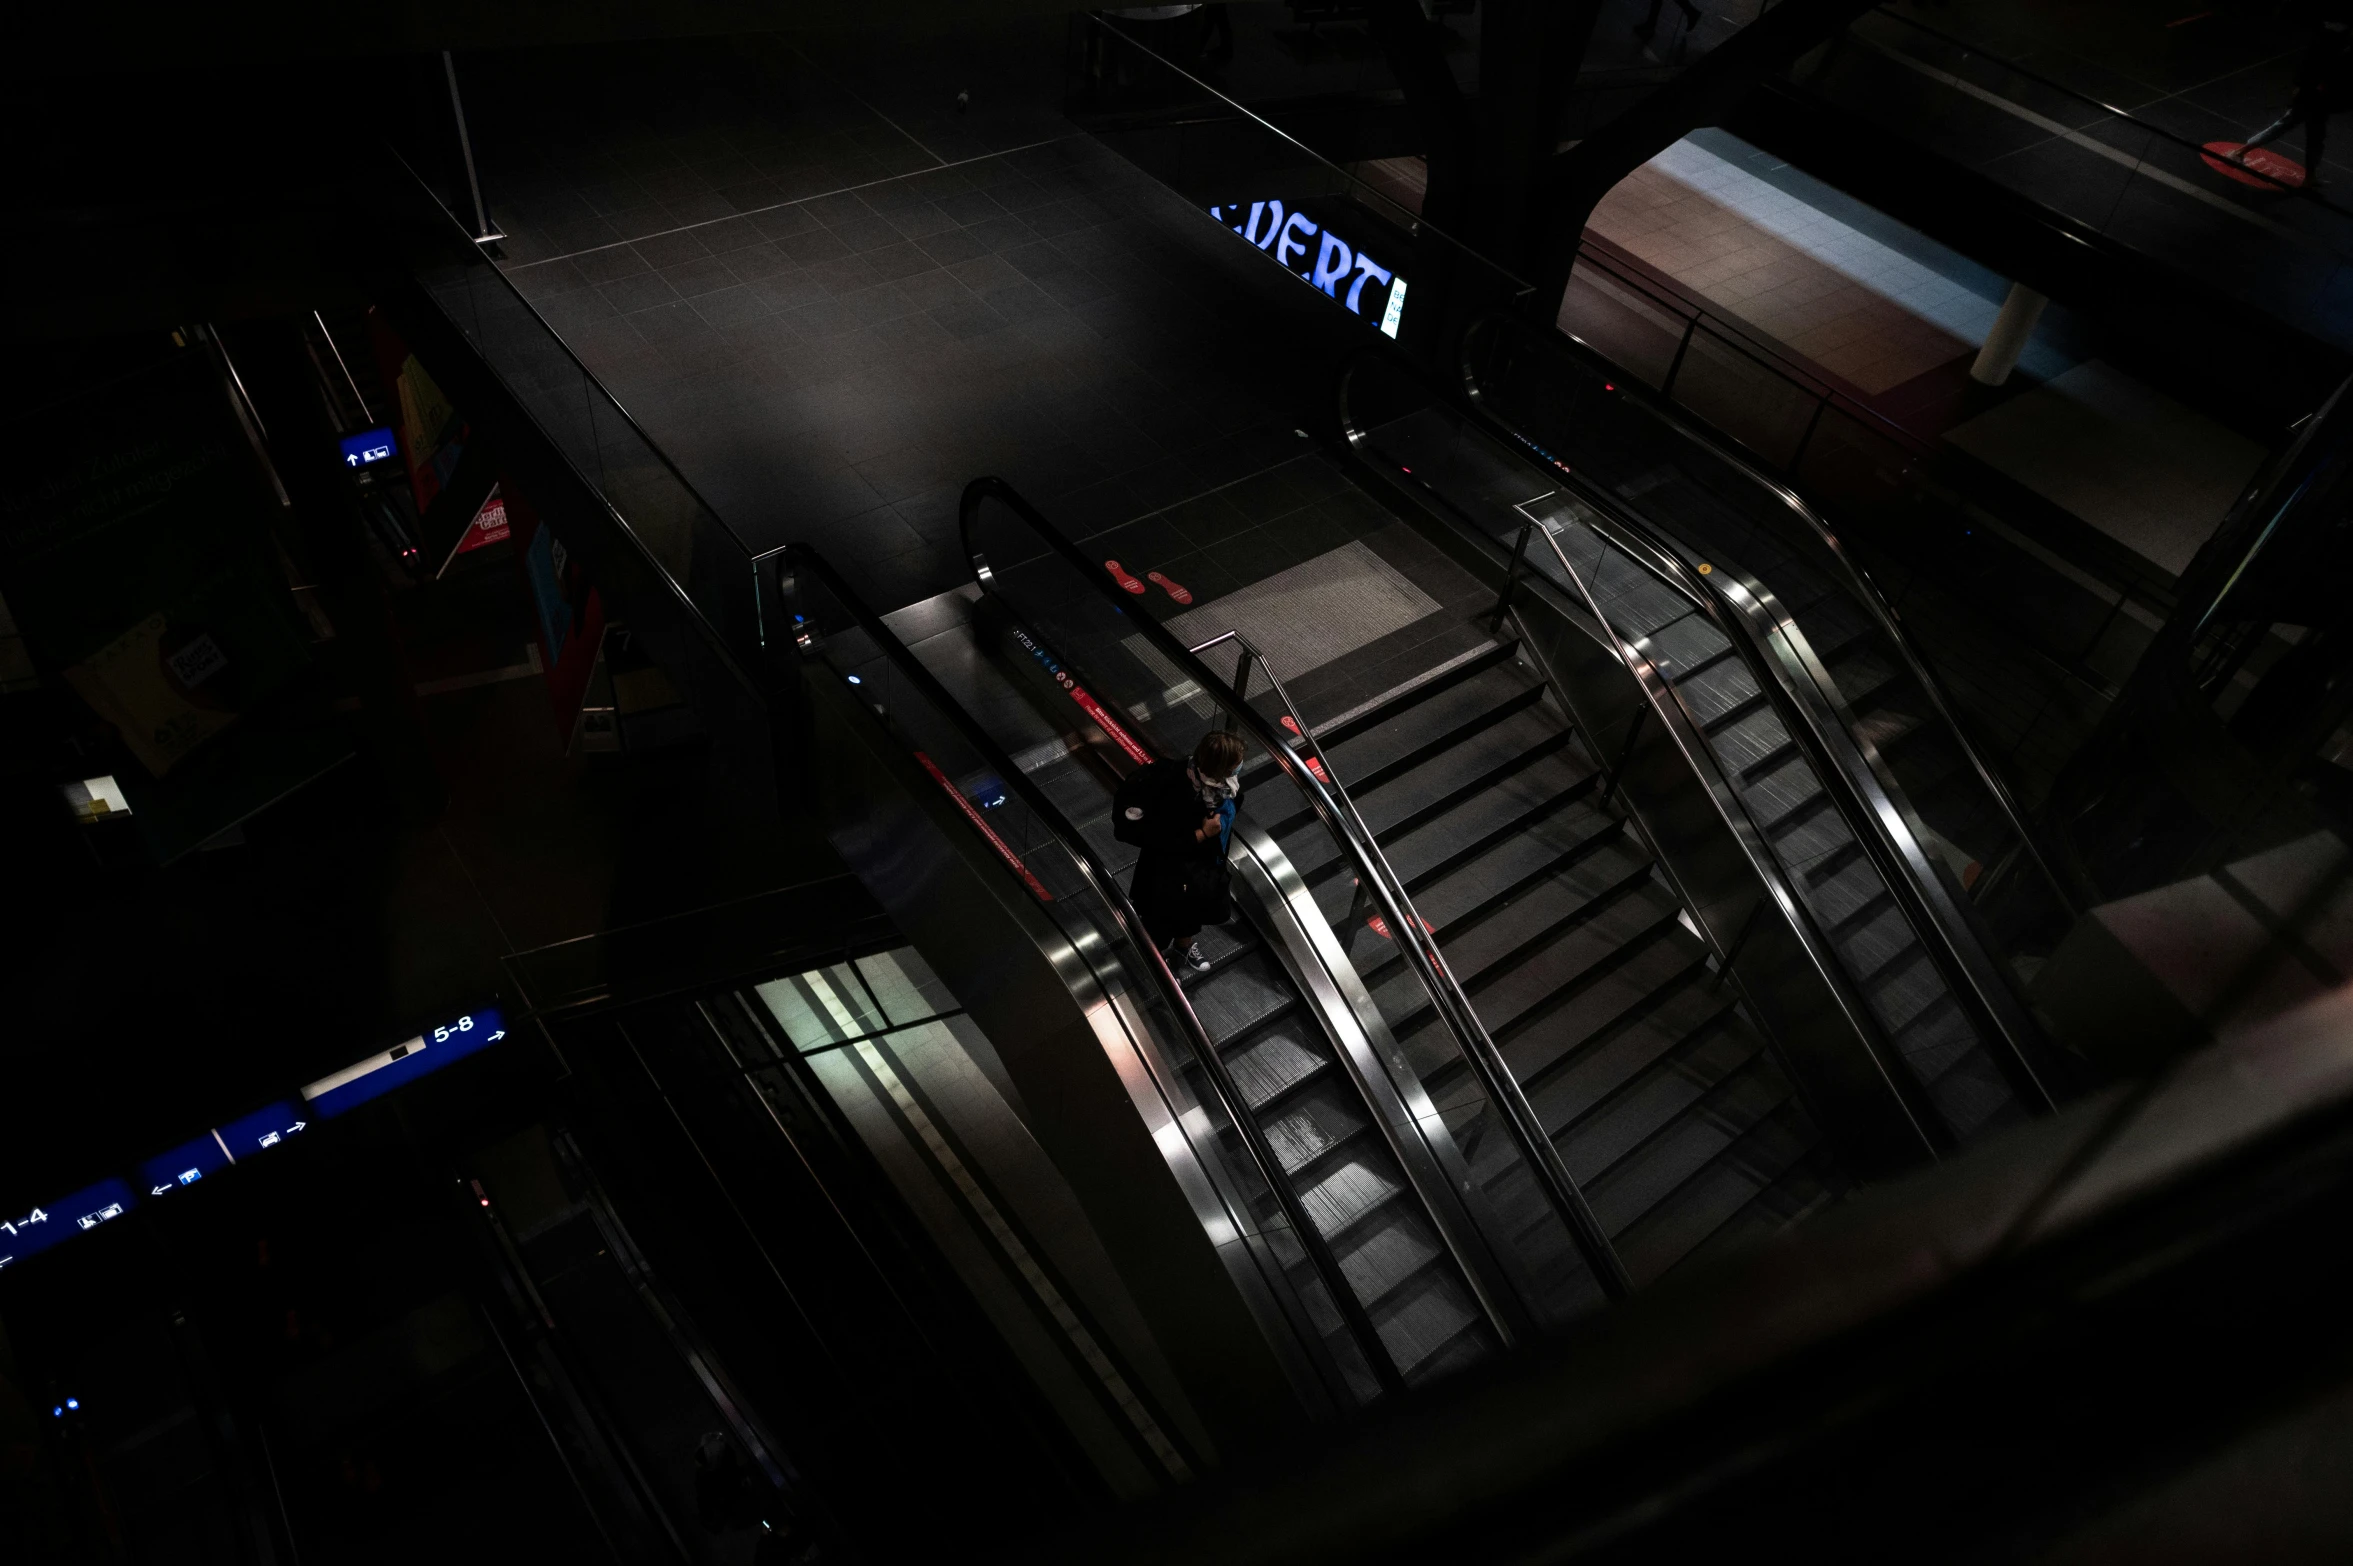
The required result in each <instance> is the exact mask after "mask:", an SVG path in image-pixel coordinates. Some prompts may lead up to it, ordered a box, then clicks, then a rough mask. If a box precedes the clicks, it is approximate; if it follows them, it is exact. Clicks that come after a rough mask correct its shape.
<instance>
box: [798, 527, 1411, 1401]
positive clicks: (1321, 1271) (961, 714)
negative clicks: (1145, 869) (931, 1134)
mask: <svg viewBox="0 0 2353 1566" xmlns="http://www.w3.org/2000/svg"><path fill="white" fill-rule="evenodd" d="M777 558H778V561H779V566H780V569H781V567H782V566H784V565H790V566H791V567H792V569H794V570H795V571H799V570H804V569H805V570H808V571H809V572H811V573H812V574H813V575H815V576H816V577H817V578H818V579H819V580H821V581H823V582H824V583H825V586H826V590H827V591H828V592H830V593H832V594H833V596H834V598H835V599H836V600H837V601H838V602H839V603H840V604H841V606H842V607H843V608H844V609H847V610H848V611H849V612H850V615H851V618H853V619H854V620H856V621H857V623H858V627H859V629H861V630H863V631H864V632H865V633H866V634H867V635H868V636H870V637H872V638H873V639H874V643H875V646H876V649H877V650H878V651H880V652H881V653H882V655H883V656H884V657H886V658H888V659H889V660H890V662H891V665H892V667H893V668H894V670H896V672H897V673H898V674H899V675H900V676H901V677H902V678H904V679H905V680H906V681H907V682H908V684H910V685H912V686H913V687H914V688H915V689H916V690H917V691H918V692H920V693H921V694H922V695H923V697H924V698H925V699H926V700H927V701H929V702H930V703H931V704H932V705H933V706H934V707H936V708H938V709H939V710H940V711H941V712H942V713H943V714H945V715H946V717H947V719H948V721H949V722H950V723H952V724H954V725H955V727H956V730H957V732H958V733H959V734H960V735H961V736H962V737H963V739H964V741H965V743H966V744H968V745H970V746H971V747H972V748H973V750H974V751H975V752H976V753H978V755H979V756H980V758H981V760H982V761H984V762H986V763H987V764H988V765H989V766H990V767H991V768H992V769H994V770H995V772H996V774H997V776H998V778H1000V779H1001V780H1002V781H1003V782H1004V784H1005V786H1006V787H1007V788H1008V789H1010V790H1011V791H1013V792H1014V793H1015V794H1017V795H1019V796H1020V798H1021V802H1022V804H1023V805H1025V806H1026V807H1027V808H1028V809H1029V811H1030V813H1031V815H1033V816H1035V817H1036V818H1037V820H1038V821H1039V823H1040V824H1041V825H1043V826H1044V827H1045V828H1046V830H1047V832H1048V833H1049V834H1050V835H1051V836H1052V837H1053V838H1054V840H1055V842H1056V845H1057V846H1058V847H1060V848H1061V850H1062V852H1063V854H1064V855H1065V856H1066V857H1068V858H1069V860H1070V861H1071V863H1072V865H1073V866H1075V867H1076V868H1077V870H1078V872H1079V875H1080V876H1081V877H1082V878H1083V879H1084V880H1085V881H1086V883H1087V885H1088V887H1089V888H1090V889H1091V890H1093V891H1094V892H1095V894H1096V895H1097V896H1098V897H1100V898H1101V899H1102V900H1103V902H1104V905H1105V906H1106V907H1108V908H1109V909H1110V910H1111V916H1112V918H1113V919H1114V920H1115V921H1117V923H1118V925H1119V929H1118V935H1119V938H1120V939H1121V940H1123V941H1124V942H1125V943H1126V944H1127V947H1128V949H1129V951H1130V952H1131V953H1133V954H1136V955H1139V956H1141V958H1142V959H1143V967H1144V971H1145V973H1146V974H1148V975H1149V976H1150V979H1151V982H1152V984H1153V986H1154V987H1155V988H1157V989H1158V990H1159V991H1160V995H1161V999H1163V1000H1164V1001H1166V1002H1167V1003H1168V1004H1169V1006H1170V1008H1171V1009H1172V1010H1173V1011H1174V1012H1175V1014H1176V1018H1177V1022H1178V1025H1179V1026H1180V1027H1182V1028H1183V1029H1184V1031H1185V1035H1186V1042H1187V1043H1188V1044H1190V1045H1191V1046H1192V1048H1193V1053H1194V1057H1195V1058H1196V1059H1197V1060H1199V1061H1200V1063H1201V1070H1202V1074H1203V1075H1204V1076H1205V1077H1207V1078H1208V1080H1209V1084H1210V1089H1211V1091H1212V1092H1214V1093H1215V1094H1216V1095H1217V1100H1218V1107H1219V1108H1220V1109H1221V1110H1223V1111H1224V1113H1225V1116H1226V1119H1227V1121H1228V1122H1229V1123H1230V1124H1232V1126H1233V1128H1234V1132H1235V1134H1236V1135H1237V1136H1239V1137H1240V1138H1241V1140H1242V1145H1243V1147H1244V1148H1245V1149H1246V1150H1247V1152H1248V1154H1249V1157H1250V1162H1251V1164H1252V1166H1253V1168H1254V1169H1255V1171H1256V1173H1257V1174H1258V1176H1259V1178H1260V1179H1261V1180H1262V1181H1263V1182H1264V1183H1265V1185H1266V1187H1267V1189H1268V1191H1269V1192H1271V1193H1272V1194H1273V1196H1274V1198H1275V1201H1276V1203H1277V1204H1278V1205H1280V1206H1281V1208H1282V1210H1283V1216H1284V1217H1285V1218H1286V1219H1287V1220H1288V1221H1289V1222H1290V1224H1291V1226H1292V1228H1293V1230H1294V1231H1295V1232H1296V1233H1297V1234H1298V1236H1299V1243H1300V1246H1301V1248H1302V1249H1304V1250H1305V1251H1306V1252H1307V1257H1308V1261H1309V1263H1310V1265H1312V1266H1313V1267H1314V1268H1315V1272H1316V1276H1317V1277H1318V1278H1319V1279H1321V1280H1322V1282H1323V1285H1324V1288H1325V1290H1326V1291H1327V1292H1329V1293H1330V1295H1331V1297H1332V1305H1333V1308H1334V1309H1336V1310H1338V1311H1339V1313H1340V1316H1341V1319H1342V1320H1343V1321H1344V1322H1345V1323H1346V1324H1347V1327H1348V1332H1349V1336H1350V1337H1352V1338H1354V1339H1355V1340H1356V1345H1357V1348H1358V1350H1359V1352H1361V1353H1362V1354H1363V1355H1364V1357H1365V1362H1366V1364H1367V1365H1369V1366H1370V1367H1371V1369H1372V1372H1373V1376H1374V1379H1376V1380H1377V1381H1378V1382H1379V1383H1380V1385H1381V1389H1382V1390H1383V1391H1384V1392H1387V1393H1392V1394H1401V1393H1403V1392H1404V1391H1405V1389H1406V1388H1405V1377H1404V1375H1403V1374H1402V1373H1401V1372H1400V1371H1399V1370H1398V1368H1397V1362H1396V1360H1395V1358H1394V1357H1393V1356H1392V1355H1391V1354H1390V1352H1389V1345H1388V1344H1387V1342H1386V1341H1384V1340H1383V1339H1382V1337H1381V1334H1380V1329H1379V1328H1378V1327H1376V1326H1374V1324H1373V1320H1372V1317H1371V1315H1370V1314H1369V1313H1368V1312H1367V1311H1366V1310H1365V1308H1364V1302H1363V1301H1362V1300H1360V1299H1358V1298H1357V1296H1356V1291H1355V1290H1354V1289H1353V1288H1352V1287H1350V1285H1349V1283H1348V1278H1347V1274H1346V1273H1344V1272H1343V1271H1342V1270H1341V1267H1340V1260H1339V1258H1338V1256H1336V1255H1335V1254H1334V1253H1333V1251H1332V1248H1331V1244H1330V1242H1329V1241H1327V1240H1326V1239H1325V1238H1324V1233H1323V1231H1322V1230H1321V1229H1319V1228H1317V1227H1316V1225H1315V1221H1314V1220H1313V1219H1312V1218H1311V1217H1310V1216H1309V1215H1308V1212H1307V1208H1306V1205H1305V1204H1304V1203H1303V1202H1301V1201H1300V1199H1299V1193H1298V1192H1297V1191H1296V1190H1295V1189H1294V1188H1293V1187H1292V1185H1291V1182H1290V1180H1289V1178H1288V1177H1287V1176H1285V1175H1284V1174H1283V1172H1282V1171H1283V1165H1282V1160H1281V1159H1280V1158H1279V1157H1278V1156H1277V1155H1276V1153H1275V1151H1274V1148H1273V1147H1272V1146H1271V1145H1270V1144H1269V1143H1268V1142H1267V1140H1266V1133H1265V1131H1264V1130H1263V1129H1262V1128H1261V1127H1260V1126H1259V1124H1258V1120H1257V1117H1256V1116H1255V1115H1254V1114H1252V1113H1251V1110H1250V1101H1249V1098H1248V1096H1247V1095H1246V1094H1244V1093H1243V1091H1242V1087H1241V1084H1240V1083H1238V1082H1236V1081H1235V1080H1234V1078H1233V1073H1232V1072H1231V1071H1230V1070H1229V1069H1228V1068H1227V1066H1226V1063H1225V1061H1224V1059H1223V1058H1222V1057H1221V1056H1220V1055H1219V1054H1218V1052H1217V1046H1216V1045H1215V1044H1214V1043H1212V1042H1211V1040H1210V1037H1209V1030H1208V1029H1207V1028H1205V1027H1204V1026H1202V1023H1201V1018H1200V1016H1199V1014H1198V1013H1196V1012H1195V1011H1194V1010H1193V1003H1192V1000H1191V998H1190V997H1188V996H1187V995H1186V994H1185V987H1184V985H1183V984H1181V983H1180V982H1178V980H1177V977H1176V975H1175V973H1173V972H1172V971H1171V970H1170V969H1169V966H1168V961H1167V959H1166V958H1164V957H1163V956H1162V955H1161V954H1160V950H1159V948H1158V946H1157V945H1155V944H1154V943H1153V942H1152V941H1151V940H1149V939H1148V938H1145V937H1144V935H1143V931H1144V921H1143V916H1142V915H1140V914H1138V913H1137V912H1136V909H1135V905H1134V904H1133V903H1131V902H1129V901H1128V896H1127V894H1126V893H1125V892H1123V891H1122V890H1120V887H1119V882H1118V880H1117V878H1115V877H1113V876H1110V875H1107V874H1105V873H1104V872H1103V870H1102V868H1101V867H1100V866H1099V865H1097V864H1096V862H1095V856H1094V854H1093V852H1092V851H1091V850H1090V849H1089V848H1088V847H1087V843H1086V839H1085V837H1083V836H1082V835H1080V833H1079V830H1078V828H1077V827H1076V826H1074V825H1073V824H1072V823H1071V822H1070V820H1069V818H1067V817H1066V816H1064V815H1063V814H1062V812H1061V810H1060V809H1059V808H1057V807H1056V806H1055V804H1054V802H1053V801H1052V800H1051V799H1049V798H1048V797H1047V796H1046V794H1045V792H1044V791H1043V790H1042V789H1040V788H1038V786H1037V785H1036V784H1034V783H1032V782H1031V781H1030V779H1029V774H1027V773H1026V772H1024V771H1022V770H1021V767H1020V766H1019V764H1018V763H1016V762H1015V761H1014V760H1013V758H1012V757H1010V756H1008V755H1006V754H1005V752H1004V750H1003V748H1002V747H1000V746H999V745H998V744H997V742H996V740H995V739H994V738H993V737H991V736H990V734H989V732H988V730H986V729H985V728H983V727H982V726H981V725H980V723H979V721H978V720H976V719H975V718H974V717H973V716H972V715H971V714H970V713H968V712H966V711H965V710H964V707H963V705H962V703H960V702H958V701H957V700H956V698H955V697H954V696H953V695H951V694H950V693H949V691H948V689H947V687H946V686H944V685H942V684H941V683H940V682H939V680H938V678H937V677H936V676H935V675H933V674H932V672H931V671H930V670H929V669H927V668H925V667H924V666H923V663H922V661H921V660H920V659H918V658H917V657H916V656H915V654H914V652H913V650H912V649H910V648H909V647H908V646H907V645H906V643H905V642H903V641H901V640H900V639H899V636H898V634H897V633H896V632H894V631H893V630H891V628H890V627H889V626H888V625H887V624H885V623H884V622H883V620H882V617H881V616H879V615H877V614H875V613H874V611H873V610H872V609H870V608H868V607H867V606H866V602H865V600H864V599H862V598H861V597H859V596H858V593H857V591H856V590H855V589H853V588H852V587H851V586H850V585H849V583H848V582H847V581H846V580H845V579H844V578H843V576H842V575H841V573H840V572H839V571H836V570H835V569H834V568H833V565H832V563H831V562H829V561H828V560H826V559H825V557H824V556H823V555H821V554H819V553H818V552H817V550H816V549H815V548H814V547H813V546H811V545H807V544H791V545H787V546H786V547H785V548H784V549H783V550H781V551H779V553H778V556H777ZM778 591H779V594H780V597H782V598H783V599H784V601H786V602H791V601H792V598H793V596H794V595H793V593H792V590H791V589H790V588H789V587H788V585H787V584H785V583H783V582H779V583H778ZM797 623H798V624H800V625H803V626H805V625H806V624H807V623H808V622H806V621H797ZM811 638H812V633H811V632H809V631H807V630H798V631H796V633H795V642H796V644H797V645H798V646H799V647H800V649H801V651H802V653H803V655H804V656H809V655H813V654H814V653H815V651H816V648H815V646H814V644H813V642H812V639H811ZM1147 1069H1149V1062H1147ZM1154 1086H1155V1087H1156V1088H1158V1089H1159V1091H1160V1094H1161V1097H1162V1098H1163V1099H1164V1100H1169V1101H1170V1102H1172V1104H1173V1102H1175V1100H1173V1099H1171V1096H1170V1093H1169V1086H1168V1084H1167V1083H1164V1082H1159V1081H1157V1080H1156V1081H1155V1083H1154Z"/></svg>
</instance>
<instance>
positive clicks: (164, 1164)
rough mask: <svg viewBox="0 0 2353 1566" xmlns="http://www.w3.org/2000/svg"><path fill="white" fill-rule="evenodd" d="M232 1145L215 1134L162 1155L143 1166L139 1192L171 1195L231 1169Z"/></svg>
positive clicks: (208, 1132)
mask: <svg viewBox="0 0 2353 1566" xmlns="http://www.w3.org/2000/svg"><path fill="white" fill-rule="evenodd" d="M231 1162H232V1160H231V1159H230V1157H229V1144H228V1143H227V1142H226V1141H224V1140H222V1138H221V1136H220V1134H219V1133H218V1132H215V1131H207V1132H205V1133H204V1135H202V1136H200V1137H198V1138H197V1139H196V1140H195V1141H193V1142H184V1143H182V1144H181V1145H180V1146H178V1147H175V1148H173V1149H172V1150H171V1151H170V1152H168V1153H158V1154H156V1155H155V1156H154V1157H153V1158H150V1159H148V1160H147V1162H145V1163H143V1164H141V1165H140V1166H139V1189H140V1190H142V1191H144V1192H146V1193H147V1194H148V1195H149V1196H169V1195H171V1194H172V1192H174V1191H177V1190H180V1189H181V1188H183V1187H185V1186H191V1185H194V1184H195V1183H196V1182H197V1181H199V1180H202V1179H204V1178H205V1177H206V1176H208V1175H214V1174H218V1173H219V1172H220V1171H221V1170H223V1169H226V1168H228V1167H229V1165H230V1163H231Z"/></svg>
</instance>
